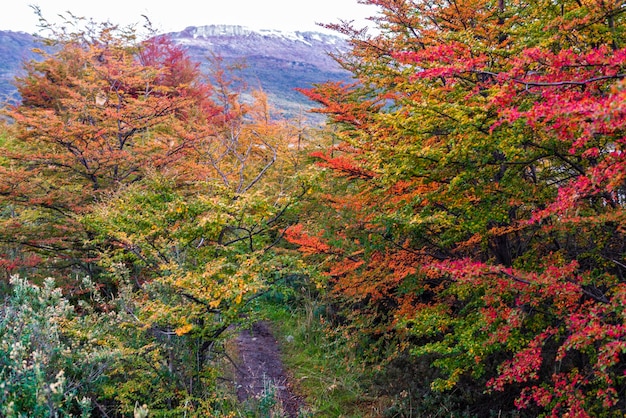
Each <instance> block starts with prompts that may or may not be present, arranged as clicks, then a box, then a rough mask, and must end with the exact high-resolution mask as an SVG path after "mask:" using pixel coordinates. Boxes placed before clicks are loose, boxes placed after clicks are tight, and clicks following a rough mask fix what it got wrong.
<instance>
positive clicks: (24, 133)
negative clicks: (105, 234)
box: [0, 24, 219, 275]
mask: <svg viewBox="0 0 626 418" xmlns="http://www.w3.org/2000/svg"><path fill="white" fill-rule="evenodd" d="M51 39H52V40H51V41H49V42H48V43H49V45H48V46H47V47H46V48H42V49H40V50H39V52H40V54H41V59H40V60H36V61H31V62H28V63H26V66H25V73H26V75H25V76H23V77H20V78H18V79H17V80H16V83H17V87H18V91H19V93H20V94H21V97H22V101H21V103H19V104H17V105H14V106H10V107H8V108H7V109H6V112H5V113H6V115H7V116H8V117H9V118H10V121H11V124H10V125H7V126H6V127H5V131H6V132H7V133H6V134H5V135H6V139H5V143H4V146H3V148H2V158H3V162H4V163H3V164H2V168H1V170H2V171H1V173H0V175H1V176H2V186H1V187H2V189H1V191H0V194H1V195H2V199H3V207H4V208H5V211H6V214H7V216H5V217H3V221H2V222H3V226H2V228H1V229H2V231H3V232H2V241H3V242H4V243H6V245H7V246H9V247H12V248H17V249H19V256H15V255H14V256H11V255H9V254H6V256H5V257H4V258H5V259H6V260H5V261H4V263H5V264H6V265H7V267H8V269H9V270H10V271H16V270H15V269H16V268H18V267H19V266H20V264H21V265H35V264H38V263H37V262H38V261H41V262H43V264H41V265H39V267H43V266H48V267H55V268H62V269H65V268H70V270H72V269H74V270H75V269H78V270H77V271H79V270H83V271H86V272H87V273H89V274H92V275H93V274H94V271H92V270H91V269H92V267H93V264H89V262H88V261H89V259H90V258H91V257H93V256H94V254H93V252H92V251H93V248H89V247H88V246H87V247H86V246H85V245H84V242H85V241H86V239H87V238H88V235H86V231H84V230H83V229H82V228H81V226H80V225H79V224H77V223H76V219H75V216H76V215H79V214H83V213H86V212H88V211H89V208H90V206H91V205H92V204H93V203H94V202H95V201H97V200H98V199H101V198H102V196H103V193H106V192H107V191H110V190H115V189H116V188H118V187H120V186H121V185H123V184H130V183H133V182H136V181H137V180H139V179H141V178H142V177H143V176H144V175H145V172H146V170H164V169H165V168H166V167H173V166H174V165H175V164H176V162H177V161H178V160H179V159H180V158H181V157H182V156H183V155H184V151H185V150H186V149H188V148H189V147H190V146H191V144H192V142H193V138H192V137H191V136H190V134H189V132H193V130H194V127H195V126H197V125H202V126H203V129H205V127H206V126H207V125H209V126H210V124H209V122H210V121H211V118H212V117H213V116H214V115H215V114H216V113H218V112H219V107H218V106H217V105H215V104H214V103H213V102H212V101H211V98H210V94H211V89H210V86H209V85H208V84H207V83H205V82H203V81H202V79H201V78H200V72H199V69H198V65H197V64H194V63H192V62H191V61H190V60H189V58H188V57H187V56H186V55H185V53H184V52H183V51H182V49H181V48H180V47H177V46H175V45H173V44H172V43H171V42H170V41H168V40H166V39H164V38H152V39H150V40H146V41H141V40H140V39H137V37H136V35H135V34H134V33H133V32H132V31H129V30H128V29H125V28H118V27H116V26H114V25H111V24H103V25H96V24H92V25H88V26H87V28H86V29H85V30H83V31H79V32H78V33H67V32H54V33H53V36H52V38H51ZM29 260H30V261H29Z"/></svg>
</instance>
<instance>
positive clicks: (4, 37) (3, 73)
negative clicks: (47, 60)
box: [0, 31, 36, 101]
mask: <svg viewBox="0 0 626 418" xmlns="http://www.w3.org/2000/svg"><path fill="white" fill-rule="evenodd" d="M35 46H36V45H35V38H34V37H33V36H32V35H29V34H27V33H24V32H11V31H0V101H3V99H5V100H16V99H17V98H18V95H17V90H16V89H15V86H14V85H13V79H14V78H15V76H16V75H18V74H19V73H20V70H21V66H22V62H24V61H26V60H30V59H33V58H35V57H36V54H35V53H34V52H33V51H32V49H33V48H34V47H35Z"/></svg>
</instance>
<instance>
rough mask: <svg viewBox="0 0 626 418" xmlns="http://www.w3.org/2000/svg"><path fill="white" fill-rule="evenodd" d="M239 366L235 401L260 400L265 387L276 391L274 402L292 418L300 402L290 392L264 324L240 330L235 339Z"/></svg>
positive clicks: (284, 373)
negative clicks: (276, 401) (270, 387)
mask: <svg viewBox="0 0 626 418" xmlns="http://www.w3.org/2000/svg"><path fill="white" fill-rule="evenodd" d="M236 342H237V349H238V352H239V358H240V361H241V364H239V365H238V368H237V397H238V398H239V401H240V402H244V401H245V400H247V399H251V398H260V397H261V396H263V394H264V390H265V389H266V388H267V386H268V383H269V384H271V385H272V386H273V387H274V388H275V390H276V397H277V400H278V401H279V402H280V404H281V405H282V408H283V411H284V412H285V413H286V415H287V416H288V417H289V418H296V417H297V416H298V411H300V409H301V408H302V406H303V404H304V403H303V401H302V399H301V398H300V397H298V396H297V395H295V393H294V392H293V386H292V384H291V383H290V379H289V376H288V374H287V372H286V371H285V368H284V366H283V363H282V361H281V358H280V349H279V347H278V342H277V341H276V339H275V338H274V336H273V335H272V332H271V330H270V328H269V325H268V323H267V322H264V321H259V322H256V323H254V324H253V326H252V329H250V330H243V331H242V332H240V333H239V335H238V337H237V339H236Z"/></svg>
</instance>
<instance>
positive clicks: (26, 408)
mask: <svg viewBox="0 0 626 418" xmlns="http://www.w3.org/2000/svg"><path fill="white" fill-rule="evenodd" d="M360 2H362V3H365V4H371V5H375V6H377V10H378V13H377V14H376V15H375V16H373V17H372V23H373V24H374V25H375V27H376V31H373V32H370V31H366V30H362V29H360V28H357V27H353V25H352V24H351V23H350V22H342V23H339V24H329V25H327V27H328V28H330V29H334V30H335V31H337V33H340V34H342V35H343V36H345V37H346V38H347V39H349V43H350V47H351V48H350V51H349V52H348V53H346V54H343V55H338V56H336V57H335V59H336V60H337V61H338V62H339V63H340V64H341V65H342V67H343V68H345V69H347V70H348V71H349V72H350V73H351V74H352V82H349V83H341V82H327V83H322V84H318V85H314V86H310V87H305V88H302V89H300V93H301V94H303V95H305V96H306V97H308V98H309V99H311V100H312V101H313V102H315V103H316V108H315V109H314V110H313V112H315V113H316V114H321V115H324V116H325V117H326V123H325V124H324V125H323V126H321V127H320V126H313V125H310V124H307V123H306V120H305V119H306V116H305V117H304V120H303V119H293V118H285V117H281V115H280V114H279V113H278V112H276V111H275V110H274V109H272V106H271V105H270V104H269V103H268V100H267V97H266V96H265V95H264V93H263V92H262V91H255V92H253V94H252V98H253V99H252V100H250V99H244V96H243V92H242V90H241V87H240V86H241V83H238V82H237V79H236V75H235V74H234V73H233V72H232V71H231V69H230V68H228V66H226V65H224V64H223V62H222V61H221V60H220V58H219V57H213V58H212V61H211V68H212V70H211V72H210V74H203V73H201V72H200V69H199V68H200V64H199V63H196V62H193V61H192V60H190V59H189V57H188V56H187V54H186V52H185V50H184V49H183V48H182V47H180V46H177V45H175V44H174V43H172V42H171V41H170V40H169V39H168V38H167V37H164V36H156V35H154V34H152V35H153V36H145V34H142V33H140V31H137V29H136V28H134V27H119V26H116V25H114V24H111V23H94V22H87V23H86V24H84V25H82V24H81V25H79V24H76V25H68V26H66V27H56V26H53V25H48V26H47V27H46V30H47V32H46V33H47V34H48V35H47V36H46V39H45V47H42V48H41V49H39V50H38V51H37V52H38V53H39V54H40V55H41V57H40V59H38V60H34V61H29V62H26V63H25V64H24V73H23V75H22V76H19V77H17V78H16V80H15V83H16V86H17V88H18V90H19V93H20V96H21V98H22V100H21V102H20V103H14V104H7V105H5V106H4V107H3V109H2V113H3V118H2V121H1V123H2V124H1V125H0V278H1V280H0V293H1V294H2V301H3V302H2V306H1V307H0V415H1V416H5V417H71V416H76V417H79V416H80V417H92V416H93V417H125V416H134V417H147V416H150V417H192V416H197V417H201V416H215V417H255V416H259V417H280V416H284V415H283V413H281V411H280V408H279V405H278V406H277V405H275V404H271V405H270V406H269V407H268V406H267V405H266V404H264V402H263V401H264V400H263V399H261V400H259V402H258V403H257V404H255V405H244V406H242V405H241V404H240V403H239V402H238V401H237V398H236V396H233V393H232V388H230V386H229V384H228V382H230V381H231V380H232V379H231V375H232V368H233V359H232V357H234V356H236V353H233V348H232V339H233V336H234V335H235V333H236V332H237V330H239V329H242V328H243V329H245V328H246V327H250V326H251V324H252V323H253V322H254V321H256V320H258V319H260V318H264V319H267V320H268V321H270V322H272V323H273V324H274V325H273V326H274V327H275V332H276V334H277V335H279V336H280V335H288V336H289V337H290V341H293V342H292V343H290V344H291V345H289V344H287V343H285V347H283V351H284V356H285V362H286V364H287V367H288V368H289V369H290V371H291V374H292V375H293V378H294V380H295V381H296V382H297V384H296V389H297V390H298V392H299V394H300V395H301V396H302V397H303V399H304V402H305V404H306V405H307V408H305V409H303V410H302V411H301V413H300V415H299V416H303V417H304V416H316V417H317V416H319V417H538V416H540V417H622V416H624V414H625V413H626V214H625V211H624V209H625V206H626V150H625V147H626V81H625V79H626V37H625V35H626V19H625V17H624V12H626V3H625V2H624V1H619V0H536V1H525V0H509V1H507V0H467V1H463V2H460V1H455V0H445V1H441V0H434V1H427V2H424V1H421V0H361V1H360ZM44 22H45V21H44ZM270 395H271V394H270ZM268 396H269V395H268Z"/></svg>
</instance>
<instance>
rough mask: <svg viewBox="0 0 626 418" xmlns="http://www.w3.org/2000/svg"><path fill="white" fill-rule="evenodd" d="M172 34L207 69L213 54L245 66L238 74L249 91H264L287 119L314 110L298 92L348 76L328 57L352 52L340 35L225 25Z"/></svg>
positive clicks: (190, 29)
mask: <svg viewBox="0 0 626 418" xmlns="http://www.w3.org/2000/svg"><path fill="white" fill-rule="evenodd" d="M168 35H169V36H170V37H171V38H172V39H173V40H174V42H176V43H178V44H180V45H181V46H184V47H185V48H186V49H187V50H188V51H189V53H190V55H191V56H192V58H194V59H195V60H196V61H198V62H200V63H202V64H203V65H204V66H208V65H209V64H210V61H209V60H208V59H207V58H208V57H210V56H211V54H216V55H217V56H220V57H222V58H223V59H224V61H225V62H226V63H227V64H233V65H236V64H238V63H243V65H244V66H243V68H242V69H241V70H239V73H238V74H239V75H240V76H241V77H242V78H243V80H245V82H246V83H247V84H248V86H249V87H250V88H259V87H260V88H262V89H263V90H264V91H265V92H266V93H267V94H268V98H269V100H270V102H271V103H272V104H273V105H274V106H275V107H277V108H279V109H281V110H282V111H284V112H285V113H287V114H289V115H294V114H296V113H297V112H300V111H301V108H302V107H304V108H308V107H310V106H311V103H310V102H309V101H308V100H307V99H306V98H305V97H304V96H303V95H302V94H300V93H298V92H297V91H295V90H294V89H295V88H296V87H304V88H306V87H310V86H311V85H312V84H314V83H322V82H324V81H329V80H332V81H339V80H346V79H347V78H348V77H349V73H348V72H347V71H345V70H343V69H342V68H341V67H340V66H339V64H338V63H337V62H336V61H335V60H334V59H332V58H331V57H330V55H329V53H341V52H345V51H347V49H348V44H347V42H346V41H345V40H344V39H343V38H340V37H337V36H332V35H327V34H322V33H318V32H282V31H276V30H251V29H248V28H246V27H243V26H226V25H212V26H202V27H188V28H186V29H185V30H183V31H181V32H175V33H169V34H168ZM205 68H206V67H205Z"/></svg>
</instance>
